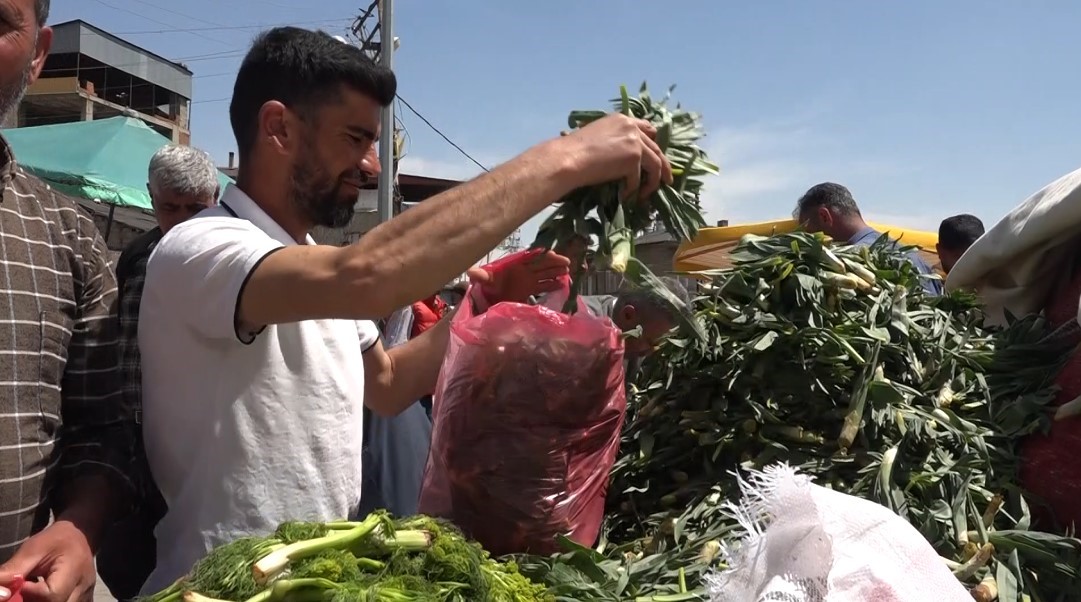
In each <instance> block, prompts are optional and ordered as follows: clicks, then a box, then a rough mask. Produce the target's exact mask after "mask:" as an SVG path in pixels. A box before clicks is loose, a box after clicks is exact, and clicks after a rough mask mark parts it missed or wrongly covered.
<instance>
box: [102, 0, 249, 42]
mask: <svg viewBox="0 0 1081 602" xmlns="http://www.w3.org/2000/svg"><path fill="white" fill-rule="evenodd" d="M94 2H97V3H98V4H100V5H102V6H104V7H106V8H111V9H113V10H116V11H120V12H122V13H127V14H129V15H134V16H136V17H139V18H140V19H144V20H146V21H150V22H151V23H157V24H158V25H164V26H166V27H172V25H173V24H172V23H168V22H166V21H162V20H161V19H155V18H154V17H148V16H146V15H144V14H141V13H137V12H135V11H133V10H130V9H127V8H124V7H123V6H116V5H115V4H109V3H108V2H105V1H104V0H94ZM212 25H213V24H212ZM190 33H191V34H192V35H193V36H198V37H200V38H203V39H204V40H210V41H211V42H215V43H218V44H223V45H226V46H228V45H229V43H228V42H223V41H221V40H218V39H215V38H212V37H209V36H205V35H203V34H201V33H199V32H197V31H193V32H190Z"/></svg>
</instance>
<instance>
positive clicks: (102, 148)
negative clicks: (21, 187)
mask: <svg viewBox="0 0 1081 602" xmlns="http://www.w3.org/2000/svg"><path fill="white" fill-rule="evenodd" d="M4 138H5V139H6V140H7V141H8V144H10V145H11V148H12V149H13V150H14V151H15V156H16V157H18V158H19V159H18V160H19V164H20V165H21V166H23V167H24V168H25V169H26V170H27V171H29V172H31V173H33V174H34V175H36V176H37V177H39V178H41V179H42V180H45V181H46V182H48V183H49V185H50V186H52V187H54V188H56V189H57V190H59V191H61V192H63V193H65V194H68V195H71V196H73V197H75V198H78V199H86V200H88V201H92V202H98V203H104V204H106V205H109V216H108V218H107V221H106V227H105V232H104V236H105V238H106V239H108V237H109V229H110V227H111V225H112V222H113V213H114V211H115V208H116V207H132V208H136V209H140V210H143V211H147V212H149V211H151V210H152V207H151V204H150V193H149V192H148V191H147V189H146V182H147V168H148V167H149V165H150V158H151V157H153V156H154V153H156V152H157V151H158V150H159V149H161V147H163V146H165V145H167V144H171V141H170V140H169V139H168V138H166V137H165V136H162V135H161V134H159V133H158V132H156V131H154V130H153V129H152V128H151V127H150V126H148V125H146V124H145V123H143V122H142V121H141V120H139V119H135V118H134V117H110V118H108V119H99V120H95V121H76V122H72V123H61V124H56V125H41V126H34V127H25V128H15V129H9V130H4ZM218 181H219V183H220V184H221V187H222V189H223V190H224V188H225V185H226V184H228V183H230V182H232V181H233V180H232V179H231V178H229V177H228V176H226V175H225V174H223V173H220V172H219V173H218Z"/></svg>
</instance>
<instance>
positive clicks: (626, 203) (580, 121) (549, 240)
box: [533, 84, 718, 308]
mask: <svg viewBox="0 0 1081 602" xmlns="http://www.w3.org/2000/svg"><path fill="white" fill-rule="evenodd" d="M671 93H672V88H670V89H669V90H668V94H666V95H665V96H664V98H662V99H659V100H657V99H654V98H652V97H651V96H650V93H649V90H648V88H647V86H646V85H645V84H642V87H641V90H640V92H639V95H638V96H637V97H633V96H630V95H628V93H627V88H626V87H625V86H624V87H621V88H620V97H619V98H617V99H615V100H613V101H612V102H613V103H614V104H615V110H617V111H619V112H620V113H622V114H624V115H628V116H631V117H636V118H638V119H643V120H645V121H648V122H649V123H651V124H652V125H653V126H654V127H655V128H657V138H656V141H657V145H658V146H660V148H661V150H662V151H663V152H664V154H665V156H666V157H667V158H668V161H669V163H671V165H672V175H673V182H672V184H665V183H663V182H662V184H661V186H660V188H659V189H658V190H657V191H656V192H654V193H653V194H652V195H650V196H649V198H647V199H645V200H644V201H642V202H636V201H635V200H633V199H637V197H638V195H637V193H636V191H628V190H624V184H623V183H619V182H613V183H609V184H601V185H597V186H589V187H586V188H581V189H578V190H575V191H574V192H572V193H571V194H570V195H568V196H567V197H566V198H564V199H562V203H561V204H560V205H559V206H558V208H557V209H556V210H555V211H554V212H553V213H552V215H551V216H549V217H548V219H547V220H546V221H545V222H544V224H542V225H541V227H540V229H539V231H538V234H537V240H536V241H535V242H534V243H533V246H535V247H542V248H546V249H550V248H553V247H554V246H556V244H558V243H559V242H562V241H565V240H568V239H571V238H573V237H576V236H580V237H584V238H587V239H592V238H593V237H596V238H597V239H598V240H599V245H598V248H597V252H596V255H595V258H596V260H597V262H598V263H599V264H600V265H601V266H603V267H607V268H610V269H611V270H612V271H614V272H618V273H621V274H625V275H626V276H627V278H628V279H630V280H631V281H632V282H634V283H635V284H638V285H641V286H649V287H653V288H656V287H659V288H658V290H659V291H660V292H662V294H663V293H664V292H665V291H664V288H663V285H661V284H660V283H659V282H658V281H657V279H656V278H654V277H653V274H651V273H650V272H649V270H648V268H646V267H645V266H644V265H643V264H642V263H640V262H638V261H637V260H635V259H634V239H635V236H636V235H637V234H638V233H640V232H642V231H644V230H646V229H648V228H650V227H652V226H653V224H654V223H655V222H656V221H659V222H660V223H661V224H662V225H663V226H664V229H665V230H666V231H667V232H668V233H669V234H671V235H672V236H674V237H676V239H678V240H689V239H691V238H693V237H694V235H695V233H696V232H697V231H698V229H699V228H700V227H702V226H703V225H704V224H705V221H704V219H703V217H702V210H701V205H700V202H699V196H700V195H701V192H702V184H703V178H705V177H706V176H708V175H713V174H716V173H718V168H717V166H716V165H715V164H713V163H711V162H710V161H709V159H708V157H707V156H706V153H705V151H703V150H702V149H701V148H700V147H699V146H698V142H699V140H701V138H702V136H703V135H704V134H703V131H702V120H701V117H700V116H699V115H698V114H697V113H692V112H689V111H685V110H683V109H682V108H681V107H680V106H679V105H677V106H676V107H674V108H673V107H670V106H669V101H670V98H671ZM606 115H608V113H607V112H606V111H574V112H572V113H571V114H570V117H568V119H567V122H568V125H569V126H570V127H571V128H572V129H576V128H581V127H584V126H586V125H588V124H590V123H592V122H594V121H596V120H598V119H601V118H602V117H605V116H606ZM581 276H582V274H575V275H574V283H575V285H574V289H573V290H574V292H575V294H576V293H577V290H578V285H579V283H580V281H581ZM574 297H575V295H574V294H572V295H571V299H569V300H568V308H572V307H573V304H574ZM667 297H670V299H669V301H670V302H671V303H673V304H674V305H676V306H677V307H678V306H679V305H681V304H680V302H679V300H678V299H677V298H675V297H674V296H672V295H667Z"/></svg>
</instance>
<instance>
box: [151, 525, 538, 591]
mask: <svg viewBox="0 0 1081 602" xmlns="http://www.w3.org/2000/svg"><path fill="white" fill-rule="evenodd" d="M552 599H553V598H552V596H551V595H550V594H548V593H547V592H546V591H545V588H544V587H542V586H539V585H535V584H533V583H532V582H530V581H529V579H527V578H526V577H524V576H522V575H521V574H519V573H518V569H517V567H516V566H515V564H514V563H513V562H498V561H496V560H493V559H492V558H489V556H488V553H487V552H485V551H484V550H483V549H481V547H480V546H478V545H477V544H475V543H472V542H470V541H467V540H466V539H465V538H464V537H462V535H461V533H460V532H459V531H457V530H456V529H455V528H454V527H452V526H450V525H448V524H446V523H443V522H441V521H437V520H435V519H432V518H428V517H425V516H415V517H411V518H405V519H400V520H394V519H392V518H391V517H390V516H388V515H386V514H385V513H374V514H372V515H369V516H368V517H367V518H365V519H364V520H363V521H360V522H340V523H327V524H322V523H285V524H282V525H281V526H280V527H279V528H278V529H277V531H276V532H275V533H273V534H272V535H269V536H267V537H248V538H243V539H239V540H236V541H233V542H231V543H228V544H225V545H222V546H220V547H217V548H215V549H214V550H212V551H211V552H210V553H209V554H208V555H207V556H206V557H205V558H203V559H202V560H200V561H199V562H198V563H197V564H196V565H195V566H194V567H193V568H192V570H191V572H190V573H189V574H188V575H187V576H186V577H184V578H182V579H180V580H179V581H177V582H176V583H175V584H174V585H173V586H172V587H170V588H168V589H166V590H164V591H162V592H159V593H157V594H154V595H152V596H149V597H147V598H144V599H143V602H179V601H180V600H183V601H184V602H213V601H215V600H226V601H230V602H281V601H297V602H301V601H308V600H311V601H320V602H354V601H360V600H363V601H366V602H368V601H370V602H472V601H476V600H487V601H491V602H548V601H551V600H552Z"/></svg>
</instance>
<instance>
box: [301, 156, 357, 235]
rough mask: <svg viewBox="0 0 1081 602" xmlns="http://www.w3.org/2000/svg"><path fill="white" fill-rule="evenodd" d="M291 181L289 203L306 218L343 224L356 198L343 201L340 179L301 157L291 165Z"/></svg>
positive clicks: (319, 223) (317, 222) (328, 224)
mask: <svg viewBox="0 0 1081 602" xmlns="http://www.w3.org/2000/svg"><path fill="white" fill-rule="evenodd" d="M313 154H314V153H311V154H308V156H309V157H311V156H312V155H313ZM292 185H293V190H292V195H291V196H292V198H293V204H294V205H295V206H296V207H297V209H299V210H300V211H301V212H302V213H303V214H304V216H305V217H306V218H308V221H309V222H311V223H313V224H315V225H317V226H325V227H327V228H344V227H345V226H347V225H348V224H349V221H350V220H352V219H353V214H354V213H355V212H356V199H352V202H345V199H343V198H342V195H341V181H340V180H339V181H335V180H334V179H333V178H331V177H330V176H329V175H328V174H327V173H326V172H325V171H323V170H322V169H321V168H320V167H319V166H318V165H317V164H315V163H314V162H312V161H310V160H308V159H304V160H302V161H301V162H300V163H298V164H297V165H296V166H295V167H294V168H293V177H292Z"/></svg>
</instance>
